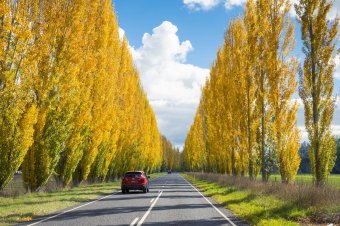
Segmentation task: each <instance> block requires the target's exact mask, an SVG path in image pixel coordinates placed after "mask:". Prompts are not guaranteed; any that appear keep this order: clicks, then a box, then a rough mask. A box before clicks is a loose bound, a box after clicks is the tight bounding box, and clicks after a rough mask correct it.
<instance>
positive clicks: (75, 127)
mask: <svg viewBox="0 0 340 226" xmlns="http://www.w3.org/2000/svg"><path fill="white" fill-rule="evenodd" d="M162 155H163V151H162V138H161V135H160V133H159V130H158V127H157V122H156V119H155V114H154V112H153V110H152V108H151V106H150V104H149V102H148V100H147V97H146V94H145V92H144V91H143V88H142V86H141V83H140V78H139V74H138V71H137V70H136V68H135V67H134V65H133V61H132V57H131V55H130V53H129V47H128V43H127V40H126V38H124V40H120V38H119V33H118V23H117V18H116V15H115V12H114V9H113V6H112V3H111V0H72V1H68V0H58V1H55V0H39V1H37V0H24V1H17V0H14V1H13V0H10V1H9V0H1V1H0V190H1V189H2V188H4V187H5V186H6V185H7V184H8V183H9V182H10V181H11V179H12V178H13V175H14V173H15V171H17V170H18V168H19V167H21V168H22V171H23V179H24V184H25V186H26V188H27V189H28V190H31V191H37V190H39V189H40V188H41V187H42V186H44V185H45V184H46V183H47V182H48V181H49V180H50V178H51V177H52V176H53V177H55V178H56V179H57V180H58V181H60V183H61V184H63V185H64V186H68V185H69V184H70V183H71V182H72V183H74V184H79V183H81V182H82V181H85V180H100V181H103V180H107V179H112V178H113V177H117V176H120V175H122V174H123V173H124V172H125V171H126V170H131V169H132V170H133V169H139V170H145V171H147V172H152V171H155V170H159V169H160V167H161V164H162V161H163V160H162V157H163V156H162Z"/></svg>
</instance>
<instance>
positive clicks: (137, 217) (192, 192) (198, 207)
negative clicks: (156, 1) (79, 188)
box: [26, 174, 246, 226]
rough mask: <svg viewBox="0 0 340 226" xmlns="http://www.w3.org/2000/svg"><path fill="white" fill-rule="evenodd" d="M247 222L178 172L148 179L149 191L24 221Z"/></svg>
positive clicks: (32, 222) (59, 223)
mask: <svg viewBox="0 0 340 226" xmlns="http://www.w3.org/2000/svg"><path fill="white" fill-rule="evenodd" d="M142 224H143V225H195V226H196V225H202V226H203V225H207V226H210V225H246V224H245V223H244V222H241V221H240V220H238V219H237V218H236V217H234V216H233V215H232V213H231V212H230V211H228V210H226V209H224V208H223V207H221V206H220V205H218V204H216V203H215V202H214V201H213V200H211V199H210V198H207V197H204V196H203V195H202V194H201V193H200V192H199V191H198V190H197V189H196V188H195V187H193V186H192V185H191V184H190V183H189V182H188V181H186V180H185V179H184V178H183V177H182V176H180V175H179V174H170V175H165V176H162V177H158V178H156V179H154V180H152V181H150V192H149V193H146V194H144V193H142V192H130V193H128V194H122V193H121V192H119V193H114V194H112V195H109V196H105V197H102V198H101V199H100V200H97V201H94V202H91V203H85V204H83V205H80V206H78V207H75V208H73V209H69V210H67V211H66V212H65V211H64V212H61V213H59V214H58V213H56V214H51V215H48V216H44V217H42V218H39V219H35V220H34V221H31V222H29V223H28V224H26V225H40V226H42V225H72V226H73V225H142Z"/></svg>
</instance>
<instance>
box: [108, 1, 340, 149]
mask: <svg viewBox="0 0 340 226" xmlns="http://www.w3.org/2000/svg"><path fill="white" fill-rule="evenodd" d="M291 1H292V2H296V0H291ZM244 2H245V0H113V4H114V6H115V10H116V14H117V16H118V22H119V26H120V28H121V30H120V31H121V34H125V35H126V37H127V38H128V41H129V44H130V50H131V53H132V55H133V57H134V61H135V65H136V67H137V68H138V70H139V71H140V74H141V80H142V84H143V87H144V89H145V91H146V93H147V95H148V98H149V100H150V103H151V105H152V106H153V108H154V110H155V113H156V117H157V121H158V124H159V128H160V130H161V132H162V133H163V134H164V135H166V136H167V137H168V138H169V139H170V140H171V141H172V143H173V144H175V145H176V146H179V147H182V146H183V144H184V140H185V137H186V133H187V131H188V129H189V127H190V125H191V123H192V122H193V118H194V114H195V111H196V108H197V104H198V102H199V97H200V87H201V86H202V85H203V84H204V81H205V79H206V77H207V76H208V74H209V68H210V65H211V63H212V62H213V61H214V59H215V56H216V52H217V49H218V47H219V46H221V45H222V43H223V36H224V31H225V30H226V28H227V27H228V23H229V21H230V19H233V18H237V17H238V16H242V14H243V7H244ZM339 11H340V1H336V3H335V7H334V9H333V10H332V12H331V14H330V16H329V17H330V18H334V16H335V15H336V13H338V12H339ZM292 16H293V18H294V13H293V11H292ZM299 29H300V26H299V25H298V24H297V28H296V38H297V45H296V49H295V51H294V55H295V56H296V57H297V58H299V59H303V54H302V52H301V41H300V40H299V39H300V34H299V32H300V30H299ZM337 63H338V67H337V73H336V77H337V79H335V91H336V94H339V90H340V58H339V60H338V61H337ZM295 98H298V96H297V95H295ZM339 102H340V101H338V103H339ZM298 125H299V127H300V128H301V130H302V132H303V138H304V139H306V134H305V132H304V131H303V130H304V129H303V111H302V109H301V110H300V111H299V113H298ZM334 125H335V127H334V131H335V134H338V135H339V134H340V109H339V108H337V110H336V115H335V118H334Z"/></svg>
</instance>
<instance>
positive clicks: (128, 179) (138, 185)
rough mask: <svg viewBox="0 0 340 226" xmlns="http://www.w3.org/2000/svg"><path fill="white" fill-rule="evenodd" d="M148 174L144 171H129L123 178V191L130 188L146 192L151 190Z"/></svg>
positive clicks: (125, 191)
mask: <svg viewBox="0 0 340 226" xmlns="http://www.w3.org/2000/svg"><path fill="white" fill-rule="evenodd" d="M148 178H149V177H148V176H146V175H145V173H144V172H143V171H128V172H126V173H125V176H124V177H123V180H122V185H121V189H122V193H127V192H129V190H142V191H143V192H144V193H146V192H149V180H148Z"/></svg>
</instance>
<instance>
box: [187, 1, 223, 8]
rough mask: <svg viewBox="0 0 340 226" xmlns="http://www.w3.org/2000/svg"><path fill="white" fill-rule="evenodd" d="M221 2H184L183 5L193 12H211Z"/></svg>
mask: <svg viewBox="0 0 340 226" xmlns="http://www.w3.org/2000/svg"><path fill="white" fill-rule="evenodd" d="M220 2H221V0H183V3H184V4H185V5H186V6H187V7H188V8H189V9H192V10H200V9H203V10H209V9H212V8H214V7H215V6H217V5H218V4H219V3H220Z"/></svg>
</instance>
